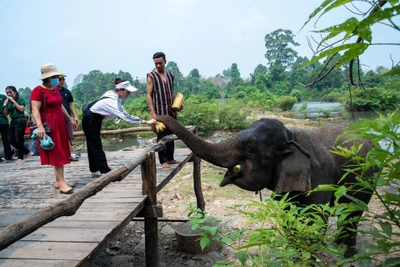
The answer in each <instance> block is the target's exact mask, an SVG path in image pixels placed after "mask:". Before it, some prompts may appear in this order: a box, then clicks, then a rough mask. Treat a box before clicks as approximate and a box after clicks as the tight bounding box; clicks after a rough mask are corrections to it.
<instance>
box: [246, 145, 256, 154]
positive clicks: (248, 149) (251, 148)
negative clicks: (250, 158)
mask: <svg viewBox="0 0 400 267" xmlns="http://www.w3.org/2000/svg"><path fill="white" fill-rule="evenodd" d="M246 152H247V154H250V155H252V154H254V147H253V146H247V147H246Z"/></svg>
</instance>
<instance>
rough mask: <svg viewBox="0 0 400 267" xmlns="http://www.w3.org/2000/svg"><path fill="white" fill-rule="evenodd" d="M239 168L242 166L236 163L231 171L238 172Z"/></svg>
mask: <svg viewBox="0 0 400 267" xmlns="http://www.w3.org/2000/svg"><path fill="white" fill-rule="evenodd" d="M241 168H242V166H240V164H237V165H236V166H235V167H233V170H232V171H233V172H234V173H239V172H240V169H241Z"/></svg>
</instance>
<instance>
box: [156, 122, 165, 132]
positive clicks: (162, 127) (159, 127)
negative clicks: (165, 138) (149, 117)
mask: <svg viewBox="0 0 400 267" xmlns="http://www.w3.org/2000/svg"><path fill="white" fill-rule="evenodd" d="M165 128H166V127H165V124H164V123H162V122H157V124H156V132H157V133H161V132H162V131H164V130H165Z"/></svg>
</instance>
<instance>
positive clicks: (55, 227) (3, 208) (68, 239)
mask: <svg viewBox="0 0 400 267" xmlns="http://www.w3.org/2000/svg"><path fill="white" fill-rule="evenodd" d="M164 143H165V142H164ZM163 148H164V146H163V143H161V144H157V145H153V146H152V147H149V148H145V149H138V150H134V151H118V152H107V153H106V154H107V158H108V162H109V165H110V167H111V168H112V169H113V171H111V172H110V173H107V174H106V175H103V176H102V177H100V178H97V179H94V178H91V174H90V172H89V166H88V162H87V156H86V154H82V157H81V159H80V160H79V161H78V162H72V163H71V164H70V165H66V166H65V177H66V181H67V182H69V183H72V184H74V185H75V192H74V194H72V195H64V194H60V193H59V192H58V190H56V189H54V188H53V185H54V183H55V178H54V173H53V168H52V167H51V166H40V162H39V157H31V158H29V159H27V160H26V162H25V163H24V164H22V165H17V164H15V163H0V266H12V267H13V266H41V267H43V266H86V265H89V264H90V262H91V259H92V258H93V257H95V256H96V255H97V254H98V253H100V252H101V251H102V250H103V249H105V248H106V246H107V244H108V243H109V242H110V241H112V240H113V238H114V237H115V236H116V235H117V234H119V233H120V232H121V231H122V229H124V227H125V226H126V225H127V224H128V223H129V222H130V221H131V220H132V219H133V218H135V217H144V221H145V234H146V237H145V241H146V244H145V248H146V265H147V266H158V234H157V233H158V225H157V224H158V223H157V218H158V217H162V207H161V206H158V205H157V192H158V191H160V190H161V189H162V188H163V187H164V186H165V185H166V184H167V183H168V182H169V181H170V180H171V179H172V178H173V177H174V176H175V175H176V174H177V173H178V172H179V170H180V169H181V168H182V167H183V166H184V165H185V164H186V163H187V162H189V161H192V162H193V167H194V171H193V176H194V186H195V193H196V197H197V200H198V203H197V206H198V207H199V208H201V209H204V200H203V195H202V192H201V181H200V160H199V159H198V158H197V157H196V156H194V155H193V154H192V152H191V151H190V150H189V149H187V148H182V149H175V158H176V159H177V160H179V161H181V164H179V165H171V166H172V168H171V169H162V168H161V166H160V165H159V164H157V163H156V162H158V159H157V160H156V154H155V151H158V150H160V149H163ZM136 167H139V168H136Z"/></svg>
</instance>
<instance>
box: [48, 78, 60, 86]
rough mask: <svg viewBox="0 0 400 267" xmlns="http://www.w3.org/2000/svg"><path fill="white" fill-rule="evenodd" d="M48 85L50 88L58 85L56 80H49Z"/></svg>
mask: <svg viewBox="0 0 400 267" xmlns="http://www.w3.org/2000/svg"><path fill="white" fill-rule="evenodd" d="M50 84H51V85H52V86H57V85H58V79H50Z"/></svg>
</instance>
